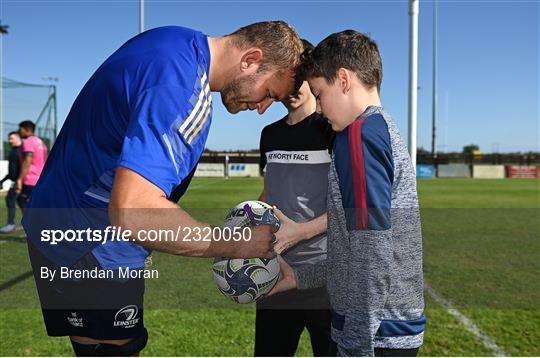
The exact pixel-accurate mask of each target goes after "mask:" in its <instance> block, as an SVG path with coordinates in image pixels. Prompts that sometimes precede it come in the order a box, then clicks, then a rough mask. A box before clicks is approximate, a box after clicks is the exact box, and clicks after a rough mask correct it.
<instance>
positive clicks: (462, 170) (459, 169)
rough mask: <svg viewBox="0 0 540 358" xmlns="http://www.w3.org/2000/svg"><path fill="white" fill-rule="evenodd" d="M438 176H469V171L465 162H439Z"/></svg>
mask: <svg viewBox="0 0 540 358" xmlns="http://www.w3.org/2000/svg"><path fill="white" fill-rule="evenodd" d="M438 169H439V177H440V178H469V177H470V176H471V171H470V170H469V166H468V165H467V164H440V165H439V168H438Z"/></svg>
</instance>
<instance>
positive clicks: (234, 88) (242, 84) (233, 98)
mask: <svg viewBox="0 0 540 358" xmlns="http://www.w3.org/2000/svg"><path fill="white" fill-rule="evenodd" d="M258 77H259V75H257V74H253V75H249V76H248V77H246V78H244V79H234V80H232V81H231V82H230V83H229V84H228V85H227V86H225V88H223V89H222V90H221V101H222V102H223V105H224V106H225V108H227V111H228V112H229V113H238V112H240V111H243V110H245V109H247V104H246V103H240V102H238V101H239V100H241V99H246V98H249V97H250V93H251V91H252V90H253V87H254V84H255V82H256V81H257V78H258Z"/></svg>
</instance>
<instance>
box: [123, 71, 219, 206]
mask: <svg viewBox="0 0 540 358" xmlns="http://www.w3.org/2000/svg"><path fill="white" fill-rule="evenodd" d="M204 78H206V76H205V75H204V76H203V80H204ZM203 80H201V84H202V86H201V90H200V92H199V95H197V96H193V95H192V91H191V88H190V89H189V91H186V89H185V88H182V87H178V86H156V87H152V88H150V89H147V90H146V91H144V92H143V93H142V94H141V95H140V96H139V98H138V99H137V103H136V104H135V107H134V109H133V110H132V113H131V118H130V124H129V126H128V129H127V132H126V135H125V138H124V143H123V146H122V153H121V156H120V159H119V162H118V165H119V166H122V167H125V168H128V169H130V170H133V171H134V172H136V173H138V174H139V175H141V176H143V177H144V178H146V179H147V180H149V181H150V182H152V183H153V184H155V185H156V186H158V187H159V188H161V189H162V190H163V191H164V192H165V194H166V195H167V196H170V194H171V192H172V191H173V189H174V188H175V187H176V186H177V185H179V184H181V183H182V181H183V180H184V179H185V178H187V177H188V176H189V174H190V173H191V171H192V170H193V168H194V167H195V165H196V164H197V161H198V159H199V157H200V154H201V153H202V151H203V149H204V144H205V140H206V135H207V128H208V126H209V122H210V118H211V97H210V92H209V87H208V83H207V82H206V83H205V81H203ZM190 96H191V98H190Z"/></svg>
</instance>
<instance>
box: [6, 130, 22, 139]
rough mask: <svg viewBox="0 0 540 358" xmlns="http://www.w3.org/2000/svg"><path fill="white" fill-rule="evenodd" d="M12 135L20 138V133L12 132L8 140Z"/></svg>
mask: <svg viewBox="0 0 540 358" xmlns="http://www.w3.org/2000/svg"><path fill="white" fill-rule="evenodd" d="M12 135H16V136H17V137H20V135H19V132H15V131H12V132H9V133H8V138H9V137H11V136H12Z"/></svg>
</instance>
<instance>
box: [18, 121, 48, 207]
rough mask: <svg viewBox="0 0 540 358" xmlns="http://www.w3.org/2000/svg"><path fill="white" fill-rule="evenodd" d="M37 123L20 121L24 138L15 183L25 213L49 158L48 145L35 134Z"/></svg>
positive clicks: (20, 133) (20, 132)
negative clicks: (19, 166)
mask: <svg viewBox="0 0 540 358" xmlns="http://www.w3.org/2000/svg"><path fill="white" fill-rule="evenodd" d="M35 130H36V125H35V124H34V122H32V121H22V122H21V123H19V135H20V136H21V138H23V139H24V141H23V143H22V146H21V158H22V160H21V170H20V172H19V177H18V178H17V181H16V183H15V193H17V194H18V197H17V202H18V204H19V206H20V208H21V210H22V211H23V213H24V209H25V208H26V205H27V204H28V201H30V195H31V194H32V190H33V189H34V187H35V186H36V183H37V182H38V180H39V176H40V175H41V171H42V170H43V167H44V166H45V160H46V159H47V146H46V145H45V143H43V141H42V140H41V139H40V138H39V137H37V136H35V135H34V131H35Z"/></svg>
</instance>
